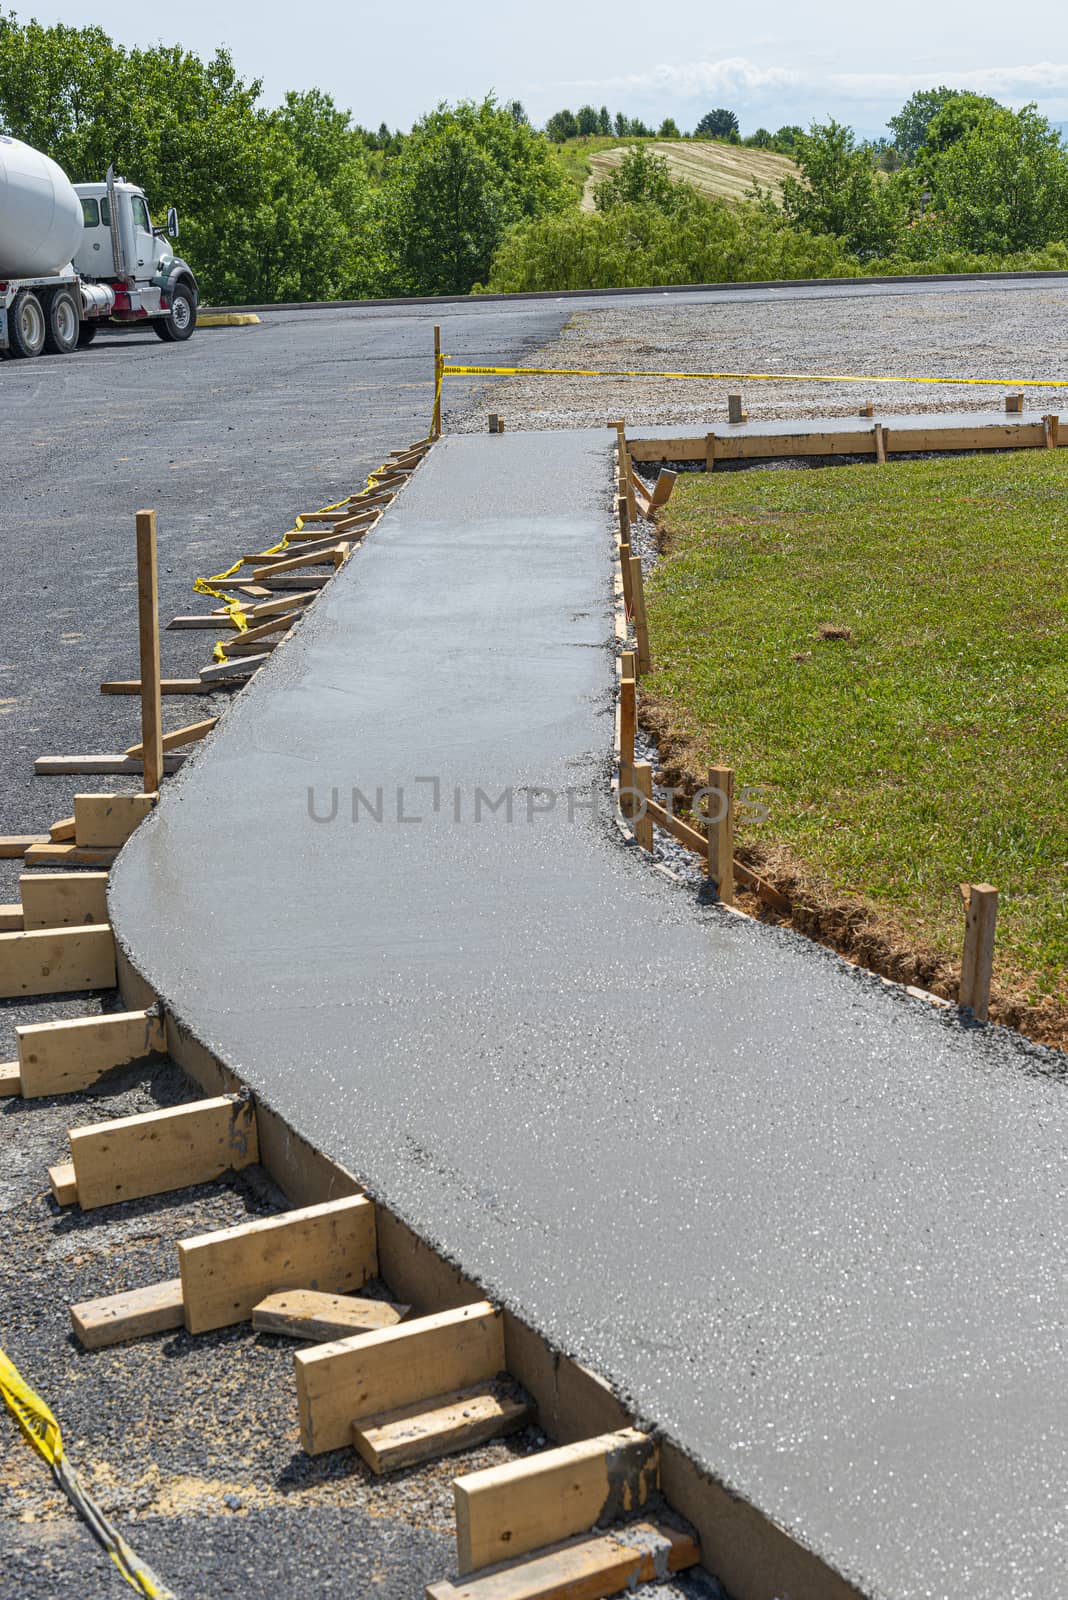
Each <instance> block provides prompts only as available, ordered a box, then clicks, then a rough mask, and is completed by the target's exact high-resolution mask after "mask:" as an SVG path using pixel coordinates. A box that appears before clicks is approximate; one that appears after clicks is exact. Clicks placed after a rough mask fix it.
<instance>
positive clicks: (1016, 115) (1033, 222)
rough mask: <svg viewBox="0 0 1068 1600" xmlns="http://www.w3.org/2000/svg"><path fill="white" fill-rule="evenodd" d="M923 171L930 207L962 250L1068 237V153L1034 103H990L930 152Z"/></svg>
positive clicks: (1030, 245) (1031, 245)
mask: <svg viewBox="0 0 1068 1600" xmlns="http://www.w3.org/2000/svg"><path fill="white" fill-rule="evenodd" d="M940 115H942V113H940ZM924 171H925V177H926V179H927V181H928V182H929V184H930V190H931V195H932V199H931V209H932V210H933V211H934V212H935V213H936V215H937V216H939V217H940V218H941V219H942V221H943V224H944V226H945V228H946V229H947V230H948V235H949V237H950V238H952V240H953V242H954V243H955V244H957V245H959V246H961V247H963V248H964V249H967V250H973V251H979V252H992V253H996V254H1000V253H1003V252H1008V251H1017V250H1027V249H1035V248H1039V247H1041V246H1042V245H1045V244H1047V243H1049V242H1050V241H1051V240H1061V239H1064V238H1066V237H1068V152H1066V151H1065V149H1064V146H1063V145H1062V144H1061V140H1060V135H1059V133H1058V132H1057V131H1056V129H1054V128H1052V127H1051V126H1050V124H1049V122H1048V121H1047V119H1046V118H1045V117H1043V116H1040V115H1039V113H1038V111H1037V110H1036V108H1035V107H1034V106H1033V105H1030V106H1025V107H1024V108H1023V110H1022V111H1015V112H1014V111H1006V110H1004V109H1003V108H1001V107H996V108H994V109H990V108H987V109H986V110H985V111H984V112H983V114H982V115H981V116H980V118H979V120H978V121H976V122H975V123H973V125H972V126H971V128H970V129H968V130H967V131H966V132H964V133H963V134H962V135H961V136H960V137H959V138H957V139H955V140H953V142H951V143H950V144H949V145H947V146H946V148H945V149H943V150H942V151H941V152H940V153H938V154H937V155H935V154H934V153H933V152H931V151H927V152H926V153H925V167H924Z"/></svg>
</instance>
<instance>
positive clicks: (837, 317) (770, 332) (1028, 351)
mask: <svg viewBox="0 0 1068 1600" xmlns="http://www.w3.org/2000/svg"><path fill="white" fill-rule="evenodd" d="M954 287H955V291H956V292H953V293H950V292H947V291H946V290H944V289H930V290H924V289H920V288H907V287H906V286H903V287H902V289H901V290H900V291H899V290H896V289H894V288H888V289H875V288H873V286H871V285H858V286H856V287H855V288H849V289H825V290H822V291H811V292H809V293H807V294H797V293H794V292H792V291H789V290H778V291H776V290H769V291H760V292H751V293H750V294H749V295H747V296H737V297H734V296H717V295H711V296H708V297H705V298H704V299H699V298H697V297H692V298H689V297H683V298H682V300H681V303H680V301H679V300H676V299H674V298H673V299H671V300H668V299H665V300H664V301H663V303H662V304H654V305H649V304H647V303H646V302H642V303H641V304H635V303H633V302H629V303H628V302H626V301H623V302H606V303H603V304H599V305H597V306H596V307H594V308H591V309H583V310H581V311H577V312H576V313H575V314H574V315H573V316H572V317H571V319H570V321H569V322H568V324H567V326H566V327H565V328H564V330H563V332H562V333H561V335H560V337H559V338H558V339H555V340H554V341H553V342H552V343H551V344H549V345H546V346H545V347H544V348H543V349H542V350H541V351H540V352H539V353H538V355H537V357H536V358H535V359H532V360H530V361H529V362H528V363H527V364H529V365H531V366H534V365H536V366H551V367H585V368H591V369H595V370H604V369H606V368H611V369H617V370H619V369H622V370H638V371H641V370H643V369H645V370H651V369H656V370H658V371H676V372H753V371H757V372H775V371H779V372H800V373H858V374H871V375H878V374H890V375H910V376H922V377H946V378H954V377H962V376H964V377H982V378H995V379H997V380H999V382H998V384H997V385H996V386H994V387H992V388H987V387H979V388H975V387H972V388H964V387H960V386H957V385H954V386H952V387H951V386H941V385H937V386H927V385H922V386H914V385H907V384H900V383H897V384H877V385H876V384H872V385H867V386H866V385H864V384H863V383H859V384H857V383H849V384H846V383H833V382H832V383H814V382H812V381H810V380H808V381H806V380H804V379H802V380H785V379H784V380H779V381H774V382H770V383H764V382H756V381H753V380H737V381H735V380H713V381H708V382H687V381H682V380H679V379H671V378H651V379H647V380H646V379H613V380H610V379H596V378H546V377H539V378H509V379H505V380H504V381H502V382H501V383H500V384H499V386H498V387H497V388H495V389H494V390H492V391H491V392H490V393H489V394H488V395H486V396H485V398H484V399H483V400H482V401H481V403H480V407H479V410H478V412H477V414H473V415H470V416H468V417H467V418H466V419H463V420H461V421H460V422H459V424H458V425H459V427H461V428H463V429H467V430H473V429H479V428H484V427H485V412H488V411H496V412H499V413H500V415H501V416H503V417H504V419H505V425H506V427H508V428H561V427H575V426H582V427H598V426H601V425H602V424H604V423H605V422H607V421H609V420H611V419H614V418H616V417H619V416H624V417H625V418H626V420H627V422H628V423H629V424H630V425H631V426H634V427H639V426H640V427H655V426H663V425H666V424H669V423H671V424H674V423H679V424H680V425H681V426H682V427H683V428H685V429H686V430H687V431H692V432H694V433H703V432H705V431H706V430H707V429H708V428H709V427H710V426H712V425H714V424H716V423H717V422H725V421H726V419H727V402H726V396H727V393H728V391H730V392H733V393H737V392H739V391H740V392H741V393H742V395H743V399H744V404H745V407H746V409H747V411H748V413H749V416H750V418H751V419H752V420H754V421H755V420H757V419H759V418H770V417H777V418H790V417H815V416H848V415H851V414H856V413H858V412H859V410H860V407H861V405H862V404H863V403H864V402H865V401H866V400H869V399H871V400H872V401H873V402H874V404H875V408H876V411H875V414H876V416H892V415H899V414H901V413H902V412H907V411H928V412H930V411H956V410H960V409H962V408H966V409H969V410H991V411H1001V410H1002V409H1003V405H1004V399H1003V396H1004V393H1005V392H1007V391H1008V390H1009V389H1010V388H1011V387H1012V385H1013V383H1014V382H1015V381H1016V380H1019V379H1025V378H1058V377H1060V376H1061V374H1062V373H1063V371H1064V368H1065V361H1064V337H1063V331H1064V326H1065V317H1066V314H1068V284H1062V283H1059V282H1057V283H1050V282H1039V283H1036V284H1034V285H1028V286H1026V287H1022V286H1020V285H1013V286H1011V287H1010V286H1004V287H996V286H989V285H985V286H983V287H982V288H978V287H973V286H962V285H957V286H954ZM454 354H456V356H457V359H459V358H460V357H459V352H454ZM1000 380H1004V383H1002V382H1001V381H1000ZM458 381H459V380H456V379H452V380H449V382H450V383H454V384H455V383H457V382H458ZM1025 404H1026V405H1027V406H1028V409H1029V410H1031V409H1037V410H1040V411H1053V410H1057V409H1059V408H1064V407H1068V378H1065V381H1064V383H1063V385H1062V386H1061V387H1059V388H1056V389H1039V390H1035V391H1032V392H1031V393H1030V394H1029V395H1028V398H1027V400H1026V401H1025ZM483 406H484V408H485V412H484V411H483V409H482V407H483Z"/></svg>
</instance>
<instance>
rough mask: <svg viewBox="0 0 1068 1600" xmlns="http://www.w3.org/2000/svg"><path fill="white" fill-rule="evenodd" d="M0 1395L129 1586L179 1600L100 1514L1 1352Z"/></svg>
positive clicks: (36, 1401)
mask: <svg viewBox="0 0 1068 1600" xmlns="http://www.w3.org/2000/svg"><path fill="white" fill-rule="evenodd" d="M0 1395H2V1396H3V1399H4V1404H5V1405H6V1406H7V1408H8V1410H9V1411H10V1412H11V1414H12V1416H13V1417H14V1418H15V1420H16V1422H17V1423H18V1425H19V1427H20V1428H21V1429H22V1431H23V1433H24V1434H25V1435H26V1438H27V1439H28V1440H29V1442H30V1444H32V1445H33V1448H34V1449H35V1450H36V1451H37V1453H38V1455H41V1456H43V1457H44V1459H45V1460H46V1461H47V1462H48V1465H49V1466H50V1467H51V1468H52V1474H53V1476H54V1478H55V1480H56V1482H57V1483H58V1484H59V1486H60V1488H61V1489H62V1490H63V1492H64V1494H65V1495H66V1496H67V1498H68V1499H69V1500H70V1502H71V1504H72V1505H73V1506H74V1508H75V1510H76V1511H77V1512H78V1514H79V1515H80V1516H81V1517H82V1519H83V1520H84V1521H85V1523H86V1524H87V1526H88V1527H89V1530H90V1532H91V1533H92V1534H93V1535H94V1537H95V1538H96V1539H97V1541H98V1542H99V1543H100V1544H101V1545H102V1546H103V1548H104V1549H105V1550H106V1551H107V1553H108V1555H109V1556H110V1557H111V1559H112V1561H113V1562H114V1563H115V1565H116V1567H117V1568H118V1570H119V1572H120V1573H121V1574H122V1576H123V1577H124V1578H125V1579H126V1582H127V1583H128V1584H130V1586H131V1587H132V1588H134V1589H136V1590H137V1591H138V1593H139V1594H142V1595H145V1596H147V1600H177V1597H176V1596H175V1594H174V1591H173V1590H171V1589H168V1588H167V1587H166V1585H165V1584H164V1583H162V1582H161V1581H160V1579H159V1578H157V1577H156V1574H155V1573H154V1572H153V1571H152V1568H151V1567H149V1566H146V1565H145V1563H144V1562H143V1561H142V1560H141V1559H140V1557H139V1556H138V1555H136V1554H135V1553H134V1551H133V1550H131V1548H130V1546H129V1545H128V1544H127V1542H126V1540H125V1539H124V1538H123V1536H122V1534H121V1533H120V1532H119V1530H118V1529H117V1528H116V1527H115V1525H114V1523H112V1522H110V1521H109V1520H108V1518H107V1517H106V1516H105V1515H104V1513H103V1512H102V1511H101V1509H100V1507H99V1506H98V1505H97V1503H96V1501H95V1500H94V1499H93V1497H92V1496H91V1495H90V1494H89V1492H88V1490H87V1489H86V1488H85V1487H84V1485H83V1484H82V1481H81V1479H80V1478H79V1477H78V1474H77V1473H76V1472H75V1470H74V1468H73V1466H72V1465H71V1463H70V1461H69V1459H68V1458H67V1456H65V1455H64V1453H63V1435H62V1434H61V1433H60V1431H59V1423H58V1422H57V1421H56V1419H55V1417H54V1416H53V1415H52V1412H51V1410H50V1409H49V1407H48V1406H47V1405H46V1404H45V1402H44V1401H43V1400H42V1399H41V1397H40V1395H39V1394H36V1393H35V1392H34V1390H33V1389H31V1388H30V1386H29V1384H28V1383H27V1382H26V1380H25V1379H24V1378H23V1377H22V1374H21V1373H20V1372H19V1370H18V1368H17V1367H16V1366H15V1364H14V1362H12V1361H10V1360H9V1359H8V1357H7V1356H6V1355H5V1354H4V1352H3V1351H2V1350H0Z"/></svg>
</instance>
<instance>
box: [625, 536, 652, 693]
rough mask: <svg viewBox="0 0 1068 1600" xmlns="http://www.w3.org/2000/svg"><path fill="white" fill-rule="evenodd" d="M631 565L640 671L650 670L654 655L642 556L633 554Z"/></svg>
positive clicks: (632, 599) (632, 598) (629, 564)
mask: <svg viewBox="0 0 1068 1600" xmlns="http://www.w3.org/2000/svg"><path fill="white" fill-rule="evenodd" d="M628 566H629V567H630V587H631V603H632V607H633V614H634V637H635V639H636V640H637V643H638V671H639V673H641V672H648V671H649V668H650V666H651V665H652V656H651V655H650V653H649V624H648V623H647V622H646V620H645V579H644V577H643V576H642V558H641V556H631V558H630V561H629V562H628Z"/></svg>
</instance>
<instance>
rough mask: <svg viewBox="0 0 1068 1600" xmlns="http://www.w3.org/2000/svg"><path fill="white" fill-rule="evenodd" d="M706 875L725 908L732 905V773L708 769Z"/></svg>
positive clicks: (722, 768) (729, 770)
mask: <svg viewBox="0 0 1068 1600" xmlns="http://www.w3.org/2000/svg"><path fill="white" fill-rule="evenodd" d="M708 787H709V790H710V793H709V797H708V800H709V810H708V876H709V878H710V879H711V880H712V881H713V882H714V883H715V885H716V893H717V895H718V896H719V898H720V900H721V901H722V902H723V904H724V905H725V906H732V905H733V904H734V770H733V768H731V767H709V769H708Z"/></svg>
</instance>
